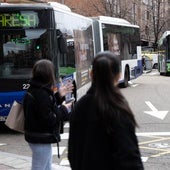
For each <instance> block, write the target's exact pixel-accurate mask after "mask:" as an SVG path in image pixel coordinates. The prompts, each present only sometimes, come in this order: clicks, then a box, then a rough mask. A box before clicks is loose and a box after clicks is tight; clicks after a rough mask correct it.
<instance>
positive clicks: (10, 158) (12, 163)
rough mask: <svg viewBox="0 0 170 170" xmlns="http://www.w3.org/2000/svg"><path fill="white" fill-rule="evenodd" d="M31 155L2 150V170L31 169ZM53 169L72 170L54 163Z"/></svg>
mask: <svg viewBox="0 0 170 170" xmlns="http://www.w3.org/2000/svg"><path fill="white" fill-rule="evenodd" d="M30 169H31V157H27V156H21V155H16V154H11V153H7V152H1V151H0V170H30ZM52 170H71V168H69V167H65V166H60V165H57V164H52Z"/></svg>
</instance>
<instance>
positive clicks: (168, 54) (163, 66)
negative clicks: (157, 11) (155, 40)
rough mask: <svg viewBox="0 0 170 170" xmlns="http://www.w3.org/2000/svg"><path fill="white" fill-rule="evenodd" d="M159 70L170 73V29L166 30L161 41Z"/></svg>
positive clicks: (165, 73)
mask: <svg viewBox="0 0 170 170" xmlns="http://www.w3.org/2000/svg"><path fill="white" fill-rule="evenodd" d="M158 71H159V72H160V75H170V31H166V32H164V34H163V35H162V37H161V39H160V41H159V55H158Z"/></svg>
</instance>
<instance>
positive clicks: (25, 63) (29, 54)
mask: <svg viewBox="0 0 170 170" xmlns="http://www.w3.org/2000/svg"><path fill="white" fill-rule="evenodd" d="M49 15H50V13H49V12H48V11H43V10H41V12H40V11H39V12H38V11H37V12H35V11H23V10H22V11H12V12H6V11H5V12H3V13H2V12H1V13H0V78H5V79H28V78H29V77H30V72H31V68H32V66H33V64H34V63H35V61H36V60H38V59H40V58H48V57H49V55H47V52H46V51H47V50H46V49H47V45H48V44H49V42H48V40H49V38H48V37H49V35H50V34H49V32H50V31H49V30H50V29H47V28H50V24H49V22H48V21H49V20H45V17H47V16H48V17H49ZM44 20H45V22H44Z"/></svg>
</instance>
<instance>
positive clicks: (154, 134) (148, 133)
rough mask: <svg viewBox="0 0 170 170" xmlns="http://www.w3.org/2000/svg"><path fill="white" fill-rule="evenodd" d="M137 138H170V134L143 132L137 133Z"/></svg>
mask: <svg viewBox="0 0 170 170" xmlns="http://www.w3.org/2000/svg"><path fill="white" fill-rule="evenodd" d="M136 135H137V136H170V132H142V133H136Z"/></svg>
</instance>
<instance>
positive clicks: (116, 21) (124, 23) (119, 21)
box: [92, 16, 139, 28]
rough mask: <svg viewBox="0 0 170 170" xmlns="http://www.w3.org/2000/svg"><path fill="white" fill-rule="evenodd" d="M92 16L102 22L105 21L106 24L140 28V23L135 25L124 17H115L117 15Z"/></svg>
mask: <svg viewBox="0 0 170 170" xmlns="http://www.w3.org/2000/svg"><path fill="white" fill-rule="evenodd" d="M92 18H93V19H95V20H99V21H100V22H102V23H105V24H112V25H121V26H127V27H128V26H129V27H136V28H139V26H138V25H133V24H131V23H130V22H129V21H127V20H125V19H122V18H115V17H109V16H98V17H92Z"/></svg>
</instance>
